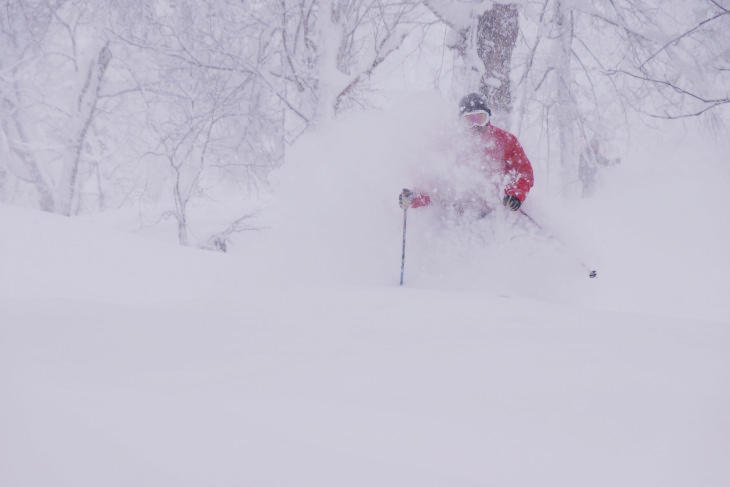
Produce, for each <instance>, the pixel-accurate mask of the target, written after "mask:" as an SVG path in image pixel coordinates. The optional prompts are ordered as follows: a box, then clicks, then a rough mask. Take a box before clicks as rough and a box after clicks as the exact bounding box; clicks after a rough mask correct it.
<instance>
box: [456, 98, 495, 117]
mask: <svg viewBox="0 0 730 487" xmlns="http://www.w3.org/2000/svg"><path fill="white" fill-rule="evenodd" d="M479 111H484V112H487V113H488V114H489V116H490V117H491V116H492V110H490V109H489V107H488V106H487V99H486V98H485V97H484V95H482V94H481V93H469V94H468V95H466V96H465V97H464V98H462V99H461V101H460V102H459V116H462V115H464V114H465V113H471V112H479Z"/></svg>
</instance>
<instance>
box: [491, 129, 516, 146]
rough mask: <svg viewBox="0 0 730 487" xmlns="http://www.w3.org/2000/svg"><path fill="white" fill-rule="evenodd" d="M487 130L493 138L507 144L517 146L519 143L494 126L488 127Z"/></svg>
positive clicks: (509, 134)
mask: <svg viewBox="0 0 730 487" xmlns="http://www.w3.org/2000/svg"><path fill="white" fill-rule="evenodd" d="M489 129H490V132H491V135H492V136H493V137H495V138H497V139H500V140H502V141H504V142H507V143H509V144H519V142H518V141H517V137H515V136H514V135H513V134H512V133H510V132H507V131H506V130H505V129H502V128H499V127H497V126H496V125H492V124H490V125H489Z"/></svg>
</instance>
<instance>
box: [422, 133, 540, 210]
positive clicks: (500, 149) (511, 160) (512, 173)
mask: <svg viewBox="0 0 730 487" xmlns="http://www.w3.org/2000/svg"><path fill="white" fill-rule="evenodd" d="M476 134H478V136H479V139H478V141H477V148H478V152H480V153H481V154H483V159H484V162H485V164H484V165H483V167H484V168H485V170H487V168H488V169H489V170H494V169H493V168H494V163H496V164H499V165H500V167H499V170H501V172H502V174H503V175H504V176H506V177H507V184H506V186H505V188H504V193H505V195H511V196H515V197H516V198H517V199H519V200H520V202H524V201H525V198H526V197H527V193H529V192H530V188H532V185H533V183H534V182H535V178H534V175H533V172H532V165H531V164H530V161H529V159H527V156H526V155H525V151H524V150H523V149H522V146H521V145H520V143H519V142H518V141H517V137H515V136H514V135H512V134H510V133H509V132H507V131H506V130H502V129H500V128H498V127H495V126H494V125H492V124H489V125H487V126H486V127H484V129H482V130H481V131H479V132H476ZM430 203H431V197H430V196H429V195H428V194H427V193H425V192H423V191H418V190H416V191H415V198H414V199H413V204H412V207H413V208H418V207H421V206H426V205H428V204H430Z"/></svg>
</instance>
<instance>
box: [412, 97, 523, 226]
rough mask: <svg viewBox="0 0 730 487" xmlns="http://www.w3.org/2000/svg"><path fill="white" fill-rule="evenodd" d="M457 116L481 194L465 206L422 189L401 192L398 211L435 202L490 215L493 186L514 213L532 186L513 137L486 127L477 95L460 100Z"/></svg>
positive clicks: (483, 105)
mask: <svg viewBox="0 0 730 487" xmlns="http://www.w3.org/2000/svg"><path fill="white" fill-rule="evenodd" d="M459 115H460V117H461V120H462V121H463V122H464V124H465V125H466V127H467V130H468V132H469V135H470V136H471V137H470V139H471V141H472V142H474V151H473V152H472V153H470V154H469V155H468V156H467V157H468V158H469V159H476V160H470V161H466V162H467V163H470V164H471V165H472V166H473V167H475V168H477V174H479V179H480V180H481V179H483V181H479V190H478V191H479V192H481V194H476V195H474V196H472V197H470V198H468V201H467V202H466V203H465V202H464V201H463V200H461V201H444V197H443V196H442V195H441V194H433V193H437V192H433V193H432V192H430V191H429V190H425V189H418V188H417V189H415V190H413V191H412V190H410V189H404V190H403V191H402V192H401V194H400V195H399V197H398V203H399V204H400V207H401V208H403V209H404V210H405V209H408V208H419V207H423V206H427V205H430V204H431V203H432V202H438V203H440V204H442V205H444V204H448V205H452V206H453V207H455V208H457V210H458V211H459V212H462V211H463V210H464V205H465V204H466V205H468V206H472V207H474V206H476V207H477V208H476V210H477V212H478V214H479V216H480V217H483V216H486V215H487V214H488V213H489V212H491V211H492V208H491V207H490V205H489V204H488V198H487V197H486V196H487V194H488V192H489V190H490V185H491V186H493V185H494V184H495V183H496V185H497V186H499V187H501V189H502V192H503V197H502V203H503V204H504V206H505V207H507V208H508V209H510V210H513V211H516V210H518V209H519V208H520V206H521V205H522V203H523V202H524V201H525V198H526V197H527V193H529V192H530V188H531V187H532V185H533V182H534V177H533V172H532V165H531V164H530V161H529V160H528V159H527V156H526V155H525V152H524V150H523V149H522V146H520V143H519V142H518V141H517V138H516V137H515V136H514V135H512V134H510V133H509V132H507V131H505V130H502V129H500V128H498V127H495V126H494V125H492V124H491V123H490V118H491V115H492V111H491V110H490V109H489V107H488V106H487V101H486V99H485V98H484V96H482V95H481V94H479V93H471V94H469V95H466V96H465V97H463V98H462V99H461V101H460V102H459ZM495 177H496V179H495ZM482 183H483V184H482ZM472 209H474V208H472Z"/></svg>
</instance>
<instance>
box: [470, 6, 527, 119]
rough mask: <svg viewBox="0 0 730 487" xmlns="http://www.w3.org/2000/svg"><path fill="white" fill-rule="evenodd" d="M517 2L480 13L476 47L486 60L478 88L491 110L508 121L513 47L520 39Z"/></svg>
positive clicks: (510, 100)
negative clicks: (518, 35)
mask: <svg viewBox="0 0 730 487" xmlns="http://www.w3.org/2000/svg"><path fill="white" fill-rule="evenodd" d="M517 14H518V12H517V7H516V6H515V5H500V4H496V5H494V7H493V8H492V9H491V10H487V11H486V12H484V13H483V14H482V15H481V16H480V17H479V22H478V24H477V39H476V40H477V43H476V49H477V54H478V56H479V59H480V60H481V61H482V63H484V68H485V70H484V73H483V75H482V77H481V80H480V84H479V91H480V92H481V93H483V94H484V95H485V96H486V97H487V100H488V102H489V106H490V108H491V109H492V113H493V114H494V115H496V116H498V117H501V118H502V119H503V123H505V122H507V121H508V118H509V115H510V114H511V113H512V92H511V89H512V84H511V82H510V72H511V69H512V51H513V50H514V48H515V43H516V42H517V34H518V31H519V23H518V17H517Z"/></svg>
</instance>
